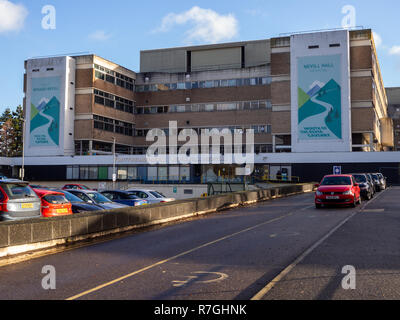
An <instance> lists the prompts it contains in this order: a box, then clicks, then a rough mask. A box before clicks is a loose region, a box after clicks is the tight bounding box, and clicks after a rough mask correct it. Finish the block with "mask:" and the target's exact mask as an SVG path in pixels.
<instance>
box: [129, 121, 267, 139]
mask: <svg viewBox="0 0 400 320" xmlns="http://www.w3.org/2000/svg"><path fill="white" fill-rule="evenodd" d="M188 129H191V130H193V134H196V135H198V136H199V135H201V133H202V132H203V131H204V130H212V129H217V130H219V131H221V130H223V129H229V130H230V131H231V133H232V134H235V133H238V134H244V133H245V130H247V129H253V130H254V134H269V133H271V132H272V125H270V124H267V125H245V126H225V127H220V128H218V127H217V128H215V127H208V128H207V127H204V128H179V129H178V135H179V134H180V133H181V132H182V130H188ZM150 130H151V129H136V130H135V131H136V133H135V136H137V137H146V136H147V134H148V133H149V131H150ZM161 130H163V131H164V133H165V135H166V136H168V135H169V129H168V128H163V129H161ZM187 133H190V132H187Z"/></svg>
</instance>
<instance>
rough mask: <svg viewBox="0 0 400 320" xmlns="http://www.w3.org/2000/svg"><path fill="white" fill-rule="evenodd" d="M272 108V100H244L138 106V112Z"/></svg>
mask: <svg viewBox="0 0 400 320" xmlns="http://www.w3.org/2000/svg"><path fill="white" fill-rule="evenodd" d="M258 109H272V104H271V101H269V100H259V101H242V102H224V103H200V104H187V105H171V106H157V107H154V106H152V107H136V114H156V113H177V112H213V111H234V110H258Z"/></svg>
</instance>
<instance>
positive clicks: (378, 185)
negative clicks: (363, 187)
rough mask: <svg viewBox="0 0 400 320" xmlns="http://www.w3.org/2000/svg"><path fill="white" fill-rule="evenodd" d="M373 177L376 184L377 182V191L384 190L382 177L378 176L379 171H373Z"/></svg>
mask: <svg viewBox="0 0 400 320" xmlns="http://www.w3.org/2000/svg"><path fill="white" fill-rule="evenodd" d="M371 177H372V181H373V182H374V184H375V190H376V191H377V192H380V191H382V190H383V185H382V183H381V179H380V177H379V176H378V174H377V173H371Z"/></svg>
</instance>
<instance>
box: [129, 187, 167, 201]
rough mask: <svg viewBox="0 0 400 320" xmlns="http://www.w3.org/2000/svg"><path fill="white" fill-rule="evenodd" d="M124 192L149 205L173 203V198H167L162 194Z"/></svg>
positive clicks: (148, 191)
mask: <svg viewBox="0 0 400 320" xmlns="http://www.w3.org/2000/svg"><path fill="white" fill-rule="evenodd" d="M126 191H127V192H129V193H130V194H133V195H135V196H137V197H138V198H140V199H143V200H146V201H147V202H148V203H149V204H153V203H164V202H171V201H175V199H174V198H167V197H165V196H164V195H163V194H162V193H160V192H157V191H154V190H144V189H129V190H126Z"/></svg>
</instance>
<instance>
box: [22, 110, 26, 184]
mask: <svg viewBox="0 0 400 320" xmlns="http://www.w3.org/2000/svg"><path fill="white" fill-rule="evenodd" d="M23 122H24V123H23V129H22V169H21V180H22V181H24V179H25V123H26V121H25V118H24V119H23Z"/></svg>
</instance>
